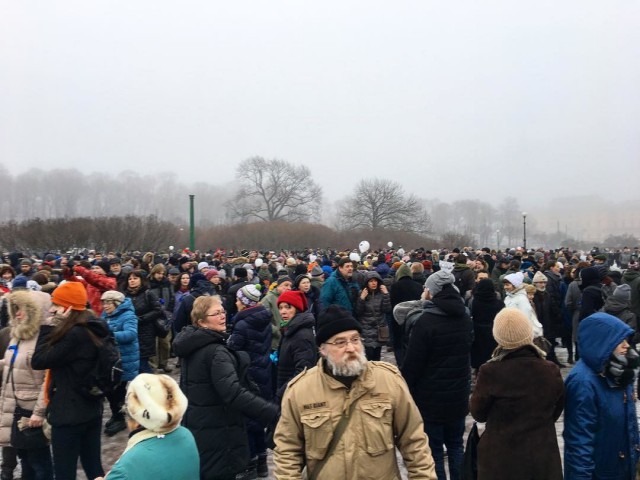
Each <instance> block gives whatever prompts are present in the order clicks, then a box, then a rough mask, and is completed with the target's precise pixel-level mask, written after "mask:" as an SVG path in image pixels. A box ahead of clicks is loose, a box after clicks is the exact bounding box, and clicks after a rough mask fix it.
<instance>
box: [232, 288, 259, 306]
mask: <svg viewBox="0 0 640 480" xmlns="http://www.w3.org/2000/svg"><path fill="white" fill-rule="evenodd" d="M259 287H260V285H252V284H249V285H245V286H244V287H242V288H241V289H240V290H238V293H236V298H237V299H238V300H240V302H241V303H242V304H243V305H244V306H246V307H255V306H256V305H257V304H258V302H259V301H260V290H259Z"/></svg>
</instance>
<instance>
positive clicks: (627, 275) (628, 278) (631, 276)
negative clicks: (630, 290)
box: [622, 270, 640, 283]
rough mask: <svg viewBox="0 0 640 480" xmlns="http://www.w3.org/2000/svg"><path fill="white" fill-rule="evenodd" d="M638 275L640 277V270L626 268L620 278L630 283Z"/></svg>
mask: <svg viewBox="0 0 640 480" xmlns="http://www.w3.org/2000/svg"><path fill="white" fill-rule="evenodd" d="M638 277H640V270H627V271H625V272H624V275H622V280H623V281H624V282H625V283H631V282H633V281H634V280H635V279H636V278H638Z"/></svg>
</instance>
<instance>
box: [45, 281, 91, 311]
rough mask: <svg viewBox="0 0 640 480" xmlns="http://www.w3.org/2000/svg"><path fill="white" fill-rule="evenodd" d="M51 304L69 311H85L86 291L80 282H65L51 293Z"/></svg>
mask: <svg viewBox="0 0 640 480" xmlns="http://www.w3.org/2000/svg"><path fill="white" fill-rule="evenodd" d="M51 302H52V303H54V304H56V305H60V306H61V307H64V308H69V307H71V310H86V309H87V290H86V289H85V288H84V285H82V284H81V283H80V282H66V283H63V284H62V285H60V286H59V287H58V288H56V289H55V290H54V291H53V293H52V294H51Z"/></svg>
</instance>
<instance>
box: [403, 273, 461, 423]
mask: <svg viewBox="0 0 640 480" xmlns="http://www.w3.org/2000/svg"><path fill="white" fill-rule="evenodd" d="M472 336H473V326H472V323H471V318H469V315H468V314H467V309H466V307H465V306H464V303H463V301H462V298H461V297H460V294H459V293H458V292H457V291H456V289H455V288H453V286H452V285H445V287H444V288H443V289H442V291H441V292H439V293H438V294H437V295H435V296H434V297H433V300H432V301H430V302H426V304H425V311H424V313H423V314H422V315H421V316H420V318H419V319H418V320H417V322H416V323H415V325H414V327H413V330H412V331H411V338H410V339H409V348H408V349H407V353H406V356H405V359H404V363H403V365H402V375H403V376H404V378H405V379H406V381H407V384H408V386H409V390H410V391H411V394H412V396H413V399H414V400H415V402H416V404H417V406H418V408H419V409H420V413H421V414H422V418H423V419H424V421H425V422H449V421H453V420H459V419H460V418H464V417H465V416H466V415H467V413H469V385H470V381H471V368H470V365H469V352H470V349H471V342H472Z"/></svg>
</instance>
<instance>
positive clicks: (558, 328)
mask: <svg viewBox="0 0 640 480" xmlns="http://www.w3.org/2000/svg"><path fill="white" fill-rule="evenodd" d="M533 305H534V306H535V310H536V316H537V317H538V321H539V322H540V323H541V324H542V329H543V331H544V336H545V338H547V339H548V340H552V339H554V338H556V337H559V336H561V335H562V334H563V332H562V330H563V328H562V327H563V325H562V312H561V311H560V308H559V307H558V305H557V304H556V302H555V301H554V300H553V298H552V297H551V295H550V294H549V292H547V291H546V290H545V291H544V292H540V291H536V293H535V295H534V296H533ZM552 343H553V342H552Z"/></svg>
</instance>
